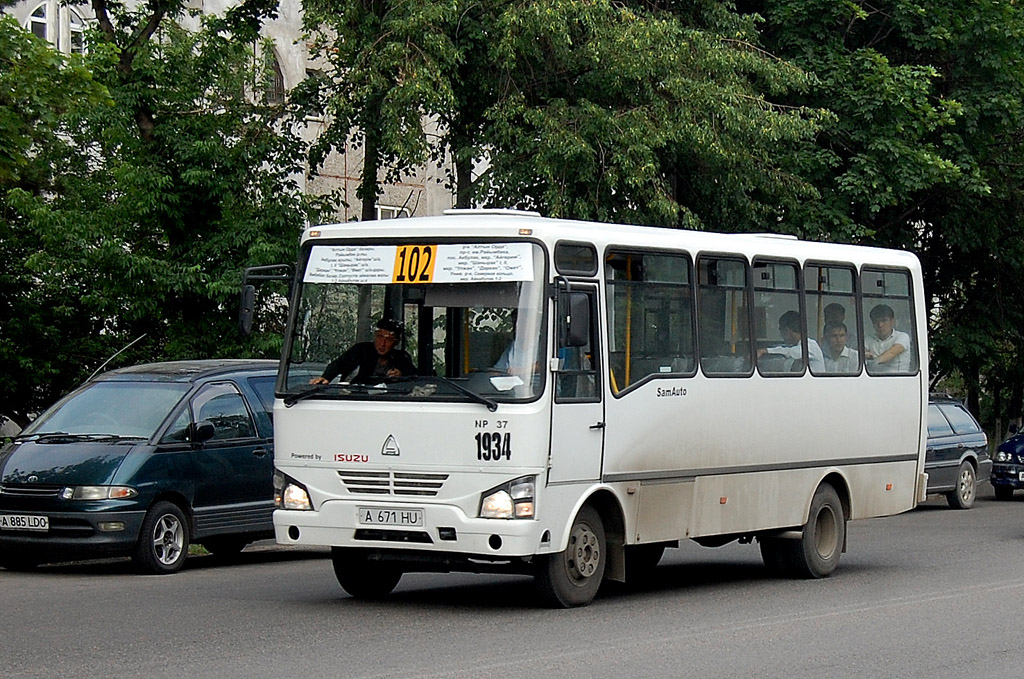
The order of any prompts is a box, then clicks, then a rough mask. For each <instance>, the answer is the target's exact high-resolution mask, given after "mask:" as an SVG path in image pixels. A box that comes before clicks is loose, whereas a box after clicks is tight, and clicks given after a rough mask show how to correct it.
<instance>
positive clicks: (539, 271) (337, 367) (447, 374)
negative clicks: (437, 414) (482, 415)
mask: <svg viewBox="0 0 1024 679" xmlns="http://www.w3.org/2000/svg"><path fill="white" fill-rule="evenodd" d="M545 280H546V278H545V257H544V251H543V250H542V249H541V247H540V246H539V245H537V244H535V243H526V242H513V243H509V242H502V243H494V242H486V243H440V244H430V243H426V244H424V243H413V244H398V245H394V244H387V245H378V244H366V245H353V244H349V243H338V242H331V243H326V242H325V243H320V242H314V243H313V244H312V247H310V249H309V257H308V260H307V264H306V268H305V270H304V272H303V274H302V276H301V281H300V285H301V290H300V292H299V297H298V308H297V309H296V313H295V314H294V321H293V327H292V328H291V332H290V334H289V338H290V339H289V346H288V352H287V361H286V364H285V366H284V369H285V371H286V372H285V375H284V380H283V388H284V390H285V403H286V404H289V405H290V404H292V403H294V402H296V401H297V400H301V399H305V398H317V399H359V400H430V401H438V400H440V401H467V400H469V401H477V402H480V403H482V404H485V405H488V406H489V407H493V406H494V405H495V404H496V403H499V402H511V401H527V400H532V399H535V398H537V397H538V396H539V395H540V393H541V392H542V391H543V389H544V371H543V369H542V366H543V365H544V361H543V357H544V355H545V336H546V333H545V332H544V328H545V325H544V322H545V318H544V289H545V286H544V281H545Z"/></svg>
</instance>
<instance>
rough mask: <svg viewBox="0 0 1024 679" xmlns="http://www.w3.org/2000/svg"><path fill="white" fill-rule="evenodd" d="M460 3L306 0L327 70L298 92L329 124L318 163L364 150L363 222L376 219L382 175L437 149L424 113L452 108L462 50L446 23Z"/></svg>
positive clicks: (387, 177) (400, 171) (398, 172)
mask: <svg viewBox="0 0 1024 679" xmlns="http://www.w3.org/2000/svg"><path fill="white" fill-rule="evenodd" d="M456 8H457V3H456V0H419V1H418V2H395V1H393V0H306V2H304V3H303V10H304V21H305V24H306V26H307V28H308V29H309V30H310V31H311V32H313V34H314V36H315V40H314V42H313V52H314V54H315V55H316V56H318V57H319V58H320V59H321V60H322V61H323V62H324V63H325V64H326V65H327V67H328V73H327V77H325V78H323V79H319V80H314V81H313V82H309V83H307V85H306V86H305V87H303V88H301V90H300V92H298V93H297V95H298V96H297V99H296V100H297V101H300V102H302V104H303V105H304V106H306V107H307V110H309V111H312V112H316V113H320V114H326V115H327V116H328V120H329V121H330V124H329V126H327V128H326V129H325V130H324V132H323V134H321V136H320V137H319V139H318V140H317V142H316V144H315V145H314V147H313V150H312V153H311V159H312V161H313V163H314V165H317V164H319V163H321V162H322V161H323V159H324V158H325V157H326V155H327V154H328V153H329V152H330V151H331V150H332V149H336V150H338V151H340V152H344V151H345V149H346V147H347V146H348V145H351V146H352V147H354V148H361V149H362V151H363V154H364V158H365V160H364V164H363V181H362V182H361V184H360V187H359V189H358V191H357V195H358V196H359V198H360V199H361V200H362V201H363V219H372V218H373V217H372V215H373V208H374V207H375V204H376V200H377V196H378V195H379V193H380V191H379V184H378V181H379V180H381V179H383V180H384V181H398V180H400V179H401V178H402V177H403V175H405V174H406V173H408V172H410V171H411V170H413V169H414V168H415V167H417V166H419V165H421V164H422V163H423V162H424V161H426V159H427V158H428V156H429V154H430V150H431V142H430V139H428V137H427V135H426V133H425V131H424V116H429V115H431V114H436V113H437V112H438V111H441V110H447V109H448V108H450V106H451V98H452V93H451V90H450V87H449V83H448V80H447V78H446V76H445V74H446V73H447V72H448V71H449V70H450V69H451V68H452V66H453V64H454V61H455V59H456V56H457V55H456V52H455V50H454V48H453V46H452V44H451V42H450V40H449V39H448V36H447V35H446V34H445V32H444V28H445V27H446V26H447V25H449V24H450V23H451V22H453V21H455V20H456ZM378 171H380V172H381V175H380V176H378Z"/></svg>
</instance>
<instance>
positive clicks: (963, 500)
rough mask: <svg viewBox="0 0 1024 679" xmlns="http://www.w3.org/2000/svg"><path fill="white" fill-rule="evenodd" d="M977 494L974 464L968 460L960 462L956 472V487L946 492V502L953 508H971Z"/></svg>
mask: <svg viewBox="0 0 1024 679" xmlns="http://www.w3.org/2000/svg"><path fill="white" fill-rule="evenodd" d="M976 494H977V476H976V475H975V473H974V466H973V465H972V464H971V463H970V462H967V461H964V462H961V463H960V469H958V470H957V472H956V488H955V489H954V490H953V491H951V492H950V493H947V494H946V502H947V503H949V506H950V507H952V508H953V509H970V508H971V507H973V506H974V498H975V495H976Z"/></svg>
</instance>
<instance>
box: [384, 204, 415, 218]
mask: <svg viewBox="0 0 1024 679" xmlns="http://www.w3.org/2000/svg"><path fill="white" fill-rule="evenodd" d="M408 216H409V210H408V208H404V207H393V206H390V205H378V206H377V219H401V218H403V217H408Z"/></svg>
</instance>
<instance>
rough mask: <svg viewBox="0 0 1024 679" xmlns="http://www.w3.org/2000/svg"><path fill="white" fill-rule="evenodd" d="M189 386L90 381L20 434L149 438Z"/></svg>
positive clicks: (168, 383)
mask: <svg viewBox="0 0 1024 679" xmlns="http://www.w3.org/2000/svg"><path fill="white" fill-rule="evenodd" d="M188 390H189V385H188V384H181V383H175V382H127V381H104V382H93V383H92V384H89V385H86V386H85V387H84V388H82V389H80V390H78V391H75V392H72V393H71V394H69V395H68V396H66V397H64V398H63V399H62V400H60V401H58V402H57V403H56V404H54V405H53V406H52V407H50V409H49V410H47V411H46V412H45V413H43V414H42V415H40V416H39V418H38V419H36V421H35V422H33V423H32V424H30V425H29V426H28V427H26V428H25V430H24V431H23V432H22V433H21V435H20V436H19V438H25V437H29V436H32V435H43V434H56V433H60V434H93V435H96V434H99V435H107V436H118V437H130V438H145V439H149V438H150V437H152V436H153V434H155V433H156V430H157V428H158V427H159V426H160V425H161V423H163V421H164V420H165V419H166V418H167V416H168V415H169V414H170V412H171V410H173V409H174V406H175V405H176V404H177V403H178V402H179V401H180V400H181V398H182V396H184V395H185V394H186V393H187V392H188Z"/></svg>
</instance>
